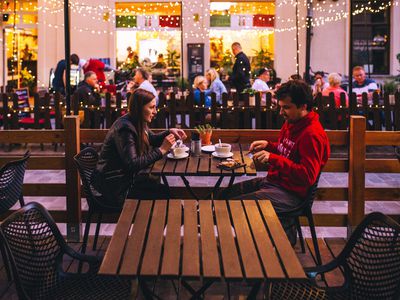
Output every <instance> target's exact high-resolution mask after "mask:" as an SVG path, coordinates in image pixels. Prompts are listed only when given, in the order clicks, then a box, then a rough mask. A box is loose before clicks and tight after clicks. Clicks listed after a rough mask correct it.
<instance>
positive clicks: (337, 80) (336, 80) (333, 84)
mask: <svg viewBox="0 0 400 300" xmlns="http://www.w3.org/2000/svg"><path fill="white" fill-rule="evenodd" d="M328 82H329V86H328V87H327V88H325V89H324V90H323V91H322V96H329V94H330V93H333V94H334V95H335V105H336V107H340V94H341V93H344V94H345V96H346V107H349V95H348V94H347V92H346V91H345V90H344V89H342V88H341V87H340V84H341V83H342V77H341V76H340V75H339V74H338V73H331V74H329V75H328Z"/></svg>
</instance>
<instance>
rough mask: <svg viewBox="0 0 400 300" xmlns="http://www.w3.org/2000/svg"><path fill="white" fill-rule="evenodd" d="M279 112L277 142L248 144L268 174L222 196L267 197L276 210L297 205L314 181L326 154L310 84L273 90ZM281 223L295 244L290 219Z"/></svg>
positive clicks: (297, 82)
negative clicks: (283, 119) (279, 124)
mask: <svg viewBox="0 0 400 300" xmlns="http://www.w3.org/2000/svg"><path fill="white" fill-rule="evenodd" d="M276 98H277V99H278V104H279V106H280V114H281V115H282V116H283V117H284V118H285V120H286V122H285V123H284V125H283V127H282V129H281V131H280V134H279V138H278V142H276V143H274V142H269V141H265V140H260V141H255V142H253V143H252V144H251V145H250V149H249V152H253V153H254V156H253V159H254V160H255V161H257V162H259V163H261V164H268V165H269V169H268V175H267V177H265V178H255V179H253V180H248V181H244V182H241V183H238V184H235V185H233V186H232V188H231V189H229V190H225V191H223V192H222V194H221V198H222V199H256V200H258V199H268V200H270V201H271V203H272V205H273V206H274V208H275V211H276V212H278V213H279V212H284V211H287V210H290V209H292V208H295V207H297V206H299V205H300V204H301V202H302V201H303V199H304V197H305V196H306V194H307V190H308V189H309V188H310V187H311V186H312V185H313V184H314V183H315V181H316V180H317V177H318V174H319V173H320V172H321V170H322V168H323V167H324V165H325V164H326V162H327V161H328V158H329V154H330V147H329V141H328V137H327V135H326V133H325V131H324V129H323V128H322V126H321V123H320V122H319V117H318V114H316V113H315V112H313V111H311V109H312V106H313V98H312V92H311V89H310V87H309V86H308V85H307V84H306V83H305V82H304V81H301V80H292V81H289V82H287V83H285V84H283V85H282V86H281V87H280V88H279V89H278V91H277V92H276ZM281 223H282V226H283V228H284V229H285V231H286V234H287V235H288V238H289V240H290V242H291V244H292V245H294V244H295V243H296V231H295V226H294V224H295V223H294V220H293V219H282V218H281Z"/></svg>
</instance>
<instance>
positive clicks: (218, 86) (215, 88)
mask: <svg viewBox="0 0 400 300" xmlns="http://www.w3.org/2000/svg"><path fill="white" fill-rule="evenodd" d="M206 78H207V80H208V81H209V82H210V89H209V91H210V93H215V95H216V99H217V103H218V104H222V94H223V93H227V91H226V87H225V85H224V84H223V83H222V81H221V80H220V79H219V74H218V72H217V70H215V69H214V68H211V69H209V70H207V72H206Z"/></svg>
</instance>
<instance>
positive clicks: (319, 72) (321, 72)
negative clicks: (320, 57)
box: [314, 71, 325, 78]
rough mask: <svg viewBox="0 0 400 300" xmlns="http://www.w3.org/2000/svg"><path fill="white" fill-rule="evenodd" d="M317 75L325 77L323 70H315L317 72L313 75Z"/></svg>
mask: <svg viewBox="0 0 400 300" xmlns="http://www.w3.org/2000/svg"><path fill="white" fill-rule="evenodd" d="M317 75H321V77H322V78H323V77H325V72H324V71H317V72H315V73H314V77H315V76H317Z"/></svg>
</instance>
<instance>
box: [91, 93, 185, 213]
mask: <svg viewBox="0 0 400 300" xmlns="http://www.w3.org/2000/svg"><path fill="white" fill-rule="evenodd" d="M128 109H129V112H128V113H127V114H126V115H124V116H122V117H120V118H118V119H117V120H116V121H115V122H114V124H113V125H112V126H111V128H110V130H109V131H108V133H107V135H106V137H105V139H104V143H103V146H102V148H101V151H100V154H99V160H98V163H97V166H96V169H95V171H94V172H93V175H92V178H91V183H92V185H93V187H94V188H95V189H96V190H97V191H98V192H100V193H101V194H102V196H103V197H102V199H103V201H105V202H106V203H108V204H112V205H113V206H117V205H121V206H122V205H123V203H124V201H125V199H126V198H127V196H128V197H129V198H132V199H152V200H153V199H168V198H169V189H168V188H167V187H166V186H165V185H163V184H161V183H160V180H159V178H154V177H150V176H149V175H148V167H150V166H151V165H152V164H153V163H155V162H156V161H157V160H160V159H161V158H162V157H163V156H164V155H166V154H167V153H168V151H169V150H170V149H171V147H172V145H173V144H174V143H175V140H176V139H182V140H184V139H186V134H185V132H184V131H183V130H181V129H176V128H171V129H169V130H166V131H164V132H161V133H159V134H154V133H152V132H151V131H150V129H149V124H150V123H151V121H152V120H153V118H154V117H155V115H156V114H157V108H156V99H155V97H154V95H153V94H152V93H150V92H148V91H146V90H143V89H137V90H135V91H134V92H133V94H132V95H131V97H130V99H129V104H128Z"/></svg>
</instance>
